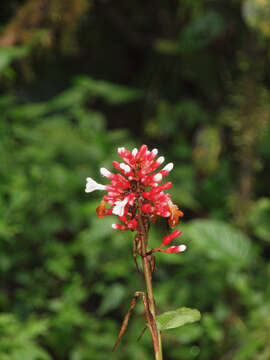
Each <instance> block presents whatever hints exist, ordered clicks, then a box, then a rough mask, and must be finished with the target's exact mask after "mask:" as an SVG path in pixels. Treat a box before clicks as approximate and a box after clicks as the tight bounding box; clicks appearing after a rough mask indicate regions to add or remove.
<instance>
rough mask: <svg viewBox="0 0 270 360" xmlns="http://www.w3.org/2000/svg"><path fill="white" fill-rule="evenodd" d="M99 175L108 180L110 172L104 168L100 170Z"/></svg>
mask: <svg viewBox="0 0 270 360" xmlns="http://www.w3.org/2000/svg"><path fill="white" fill-rule="evenodd" d="M100 173H101V175H102V176H105V177H106V178H108V177H109V176H110V175H111V172H110V171H109V170H107V169H105V168H101V169H100Z"/></svg>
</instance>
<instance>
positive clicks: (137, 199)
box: [85, 145, 184, 253]
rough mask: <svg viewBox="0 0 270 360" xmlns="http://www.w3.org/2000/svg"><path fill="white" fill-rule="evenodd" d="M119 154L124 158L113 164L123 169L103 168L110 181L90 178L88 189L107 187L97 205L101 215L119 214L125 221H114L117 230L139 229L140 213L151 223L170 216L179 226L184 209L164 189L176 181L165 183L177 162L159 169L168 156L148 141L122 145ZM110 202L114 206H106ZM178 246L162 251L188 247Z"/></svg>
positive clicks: (174, 224)
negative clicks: (133, 146)
mask: <svg viewBox="0 0 270 360" xmlns="http://www.w3.org/2000/svg"><path fill="white" fill-rule="evenodd" d="M118 154H119V156H120V157H121V158H122V159H123V161H124V162H122V163H119V162H117V161H113V167H114V168H115V169H116V170H118V171H119V172H120V173H118V174H114V173H112V172H110V171H109V170H107V169H105V168H101V169H100V173H101V175H102V176H104V177H106V178H108V179H109V180H110V184H109V185H102V184H98V183H97V182H96V181H95V180H93V179H92V178H87V179H86V180H87V183H86V188H85V191H86V192H87V193H89V192H92V191H94V190H103V191H107V194H106V195H105V196H103V199H102V201H101V203H100V205H99V206H98V208H97V215H98V217H99V218H102V217H104V216H107V215H116V216H118V218H119V220H120V221H121V222H122V223H123V224H122V225H119V224H113V225H112V227H113V229H115V230H132V231H134V230H137V228H138V223H139V213H140V214H141V215H140V216H142V217H143V218H145V219H146V220H147V222H148V223H149V224H150V223H151V222H152V223H153V224H154V223H155V221H156V218H157V217H158V216H160V217H165V218H168V223H169V225H170V226H171V227H175V226H176V225H177V224H178V222H179V217H181V216H183V213H182V211H180V210H178V207H177V206H176V205H174V204H173V203H172V201H171V196H170V194H169V193H165V192H164V191H165V190H168V189H170V188H171V187H172V183H171V182H170V181H167V182H165V183H163V184H161V182H162V180H163V178H164V177H166V176H167V175H169V173H170V171H171V170H172V169H173V163H169V164H167V165H166V166H165V167H163V168H162V169H161V170H159V171H157V169H158V168H159V167H160V165H161V164H162V163H163V162H164V157H163V156H160V157H158V158H157V159H156V156H157V154H158V150H157V149H153V150H152V151H149V150H148V148H147V146H146V145H142V146H141V147H140V149H139V150H137V149H133V150H132V151H131V152H130V151H128V150H127V149H125V148H124V147H121V148H118ZM106 203H108V205H109V206H111V208H106ZM139 204H141V205H140V206H139ZM180 233H181V232H180V231H179V230H175V231H174V232H173V233H172V234H171V235H168V236H166V237H165V238H164V239H163V241H162V245H161V246H163V245H168V244H169V243H170V242H171V241H172V239H173V238H175V237H177V236H179V235H180ZM181 246H182V245H181ZM183 246H184V245H183ZM183 246H182V248H181V249H183ZM176 248H177V249H178V250H179V249H180V248H179V247H170V248H168V249H167V250H162V251H163V252H168V253H169V252H181V251H184V250H180V251H177V249H176ZM160 251H161V250H160Z"/></svg>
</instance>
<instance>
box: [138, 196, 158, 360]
mask: <svg viewBox="0 0 270 360" xmlns="http://www.w3.org/2000/svg"><path fill="white" fill-rule="evenodd" d="M138 205H139V208H138V215H139V219H138V220H139V225H140V228H141V233H142V240H141V255H142V265H143V272H144V279H145V284H146V291H147V295H148V299H149V310H150V312H151V314H152V316H153V320H154V323H155V326H156V308H155V299H154V293H153V286H152V271H151V268H150V264H149V260H148V257H147V255H146V253H147V248H146V247H147V242H148V230H146V229H145V227H144V224H143V220H142V210H141V206H142V204H141V201H140V200H139V201H138ZM157 332H158V351H157V352H155V360H162V359H163V356H162V341H161V333H160V331H159V330H158V331H157Z"/></svg>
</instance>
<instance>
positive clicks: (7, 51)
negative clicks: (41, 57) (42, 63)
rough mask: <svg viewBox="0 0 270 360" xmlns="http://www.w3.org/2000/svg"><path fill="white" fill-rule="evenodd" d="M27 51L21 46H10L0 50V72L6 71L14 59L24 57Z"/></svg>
mask: <svg viewBox="0 0 270 360" xmlns="http://www.w3.org/2000/svg"><path fill="white" fill-rule="evenodd" d="M27 53H28V49H27V48H26V47H23V46H11V47H5V48H1V49H0V72H2V71H3V70H5V69H6V67H7V66H8V65H10V63H11V62H12V61H13V60H15V59H20V58H22V57H24V56H26V55H27Z"/></svg>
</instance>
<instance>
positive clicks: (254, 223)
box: [248, 198, 270, 241]
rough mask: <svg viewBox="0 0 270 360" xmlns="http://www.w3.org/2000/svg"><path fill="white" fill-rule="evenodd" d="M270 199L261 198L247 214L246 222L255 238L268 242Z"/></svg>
mask: <svg viewBox="0 0 270 360" xmlns="http://www.w3.org/2000/svg"><path fill="white" fill-rule="evenodd" d="M269 216H270V198H261V199H259V200H258V201H257V202H255V204H254V205H253V206H252V208H251V210H250V211H249V214H248V222H249V224H250V225H251V227H252V228H253V231H254V233H255V235H256V236H258V237H259V238H260V239H263V240H265V241H270V222H269Z"/></svg>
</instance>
